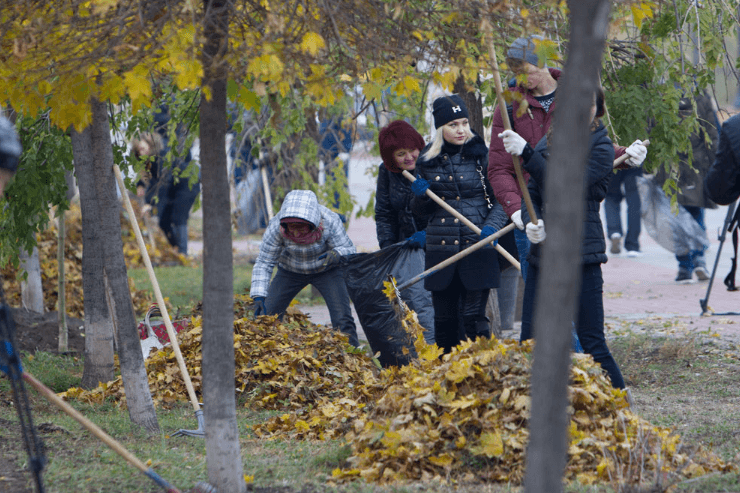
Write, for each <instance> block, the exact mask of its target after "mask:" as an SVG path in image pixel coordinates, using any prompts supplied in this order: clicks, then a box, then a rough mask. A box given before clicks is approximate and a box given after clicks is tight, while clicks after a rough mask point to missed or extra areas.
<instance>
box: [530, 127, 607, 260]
mask: <svg viewBox="0 0 740 493" xmlns="http://www.w3.org/2000/svg"><path fill="white" fill-rule="evenodd" d="M589 149H590V151H589V153H588V166H587V167H586V177H585V186H586V217H585V218H584V223H583V242H582V243H581V255H582V256H583V257H582V263H583V264H605V263H606V261H607V256H606V242H605V241H604V226H603V225H602V224H601V215H600V214H599V208H600V204H601V202H602V201H603V200H604V197H606V191H607V189H608V188H609V180H611V178H612V175H613V171H612V170H613V166H614V145H613V144H612V141H611V139H610V138H609V135H608V134H607V132H606V127H604V125H603V124H599V126H598V127H597V128H596V130H594V131H593V132H591V140H590V142H589ZM548 158H549V151H548V149H547V136H545V137H543V138H542V140H540V141H539V142H538V143H537V147H535V152H534V153H533V154H532V157H530V158H529V160H528V161H527V162H526V163H525V164H524V169H526V170H527V172H528V173H529V176H530V179H529V183H528V184H527V189H528V190H529V195H530V196H531V197H532V205H533V206H534V208H535V212H536V213H537V217H538V218H540V219H544V220H545V225H547V218H546V217H544V215H545V206H544V204H545V202H546V201H545V198H544V196H543V193H542V192H543V190H544V185H545V171H546V169H547V159H548ZM522 221H523V222H524V224H527V223H528V222H530V218H529V212H528V211H527V207H526V205H525V204H524V200H523V199H522ZM545 229H547V226H545ZM545 241H547V240H545ZM528 261H529V264H530V265H533V266H535V267H538V266H539V263H540V244H532V246H531V247H530V249H529V258H528Z"/></svg>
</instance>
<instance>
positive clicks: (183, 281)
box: [128, 263, 324, 315]
mask: <svg viewBox="0 0 740 493" xmlns="http://www.w3.org/2000/svg"><path fill="white" fill-rule="evenodd" d="M253 267H254V266H253V265H252V264H250V263H244V264H236V263H235V264H234V294H242V293H244V292H247V293H249V288H250V287H251V285H252V268H253ZM128 275H129V277H130V278H132V279H133V280H134V283H135V285H136V289H143V290H146V291H149V292H151V293H152V295H153V291H152V284H151V282H150V281H149V273H148V272H147V270H146V269H144V268H138V269H129V271H128ZM154 275H155V276H156V277H157V283H158V284H159V289H160V290H161V291H162V296H164V297H165V298H169V300H170V303H172V306H173V307H175V308H176V309H177V308H180V310H181V314H182V315H187V314H189V313H190V310H191V309H192V307H193V306H194V305H195V304H196V303H198V302H200V301H201V300H202V299H203V267H202V266H200V265H198V266H195V267H184V266H174V267H154ZM296 299H297V300H298V303H299V304H301V305H315V304H321V303H324V299H323V298H321V297H320V296H318V297H316V298H314V297H312V293H311V287H310V286H306V287H305V288H304V289H303V290H302V291H301V292H300V293H298V296H296Z"/></svg>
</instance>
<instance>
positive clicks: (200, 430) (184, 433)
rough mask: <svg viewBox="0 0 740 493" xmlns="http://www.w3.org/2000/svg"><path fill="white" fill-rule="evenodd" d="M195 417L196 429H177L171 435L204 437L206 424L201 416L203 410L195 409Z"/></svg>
mask: <svg viewBox="0 0 740 493" xmlns="http://www.w3.org/2000/svg"><path fill="white" fill-rule="evenodd" d="M195 419H196V420H197V421H198V429H197V430H177V431H176V432H174V433H173V434H172V436H173V437H180V436H183V437H205V436H206V425H205V419H204V418H203V410H202V409H198V410H197V411H195Z"/></svg>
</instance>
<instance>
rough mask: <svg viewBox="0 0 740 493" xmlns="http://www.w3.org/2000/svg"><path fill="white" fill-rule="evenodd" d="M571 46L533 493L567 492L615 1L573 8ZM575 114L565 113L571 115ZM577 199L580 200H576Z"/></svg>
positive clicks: (536, 386)
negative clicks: (589, 174) (593, 178)
mask: <svg viewBox="0 0 740 493" xmlns="http://www.w3.org/2000/svg"><path fill="white" fill-rule="evenodd" d="M568 5H569V7H570V22H571V33H570V44H569V53H568V54H567V62H566V66H565V70H564V71H563V76H562V77H561V78H560V80H559V82H560V83H559V85H558V108H560V110H556V111H558V113H556V115H555V120H554V122H553V125H556V126H555V128H554V135H553V146H552V153H551V155H550V161H549V163H548V169H549V170H550V171H549V172H548V173H547V177H546V181H545V197H546V198H549V200H548V201H547V217H546V218H545V222H546V224H547V231H548V235H547V240H546V241H545V242H544V244H543V254H542V268H541V276H540V288H539V290H538V299H537V306H536V308H535V314H534V332H535V336H536V338H537V344H536V345H535V349H534V362H533V367H532V384H531V398H532V407H531V417H530V422H529V437H530V439H529V445H528V448H527V469H526V474H525V479H524V484H525V491H526V492H527V493H535V492H537V493H539V492H541V491H548V492H554V493H559V492H562V491H563V483H562V481H563V472H564V470H565V465H566V462H567V452H568V413H567V406H568V395H567V390H568V375H569V367H570V331H571V322H572V321H573V320H574V316H575V314H576V303H577V293H578V292H579V286H580V282H581V248H580V245H581V240H580V238H581V237H582V235H583V219H584V204H583V200H584V175H585V173H584V170H585V165H586V162H587V154H588V139H589V137H588V127H589V123H590V122H589V121H588V120H589V113H590V109H591V103H592V101H593V95H594V89H595V88H596V87H597V85H598V84H599V68H600V66H601V57H602V52H603V47H604V40H605V38H606V33H607V28H608V18H609V8H610V3H609V1H608V0H579V1H575V0H571V1H569V2H568ZM566 108H567V111H563V109H566ZM576 198H578V199H577V200H576Z"/></svg>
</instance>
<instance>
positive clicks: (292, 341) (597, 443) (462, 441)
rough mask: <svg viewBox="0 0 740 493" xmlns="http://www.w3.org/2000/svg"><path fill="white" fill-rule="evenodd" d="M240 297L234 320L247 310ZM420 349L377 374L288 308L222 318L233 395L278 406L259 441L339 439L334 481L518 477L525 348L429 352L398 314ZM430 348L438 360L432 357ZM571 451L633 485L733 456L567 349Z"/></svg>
mask: <svg viewBox="0 0 740 493" xmlns="http://www.w3.org/2000/svg"><path fill="white" fill-rule="evenodd" d="M251 306H252V305H251V300H250V299H249V298H248V297H246V296H243V297H239V298H238V299H237V302H236V304H235V313H237V314H238V315H237V316H241V317H244V316H245V315H246V314H248V313H249V311H250V309H251ZM403 324H404V326H405V328H406V329H407V330H409V331H410V332H411V333H412V334H414V335H415V337H416V343H415V345H416V350H417V353H418V354H419V358H418V359H416V360H414V361H413V362H412V363H411V364H409V365H408V366H405V367H402V368H396V367H392V368H387V369H383V370H378V369H377V367H376V365H375V364H374V362H373V360H372V359H371V358H369V357H368V356H366V355H364V354H359V352H358V351H353V350H352V349H351V346H348V344H347V341H346V338H345V337H344V336H343V335H341V334H340V333H339V332H337V331H333V330H329V329H326V328H323V327H319V326H315V325H313V324H311V323H310V322H308V320H307V318H306V317H305V315H302V314H300V313H298V312H293V311H290V312H289V313H288V314H287V315H286V317H285V319H284V321H283V322H280V321H278V320H276V319H275V318H274V317H262V318H260V319H259V321H258V322H255V321H253V320H250V319H248V318H238V319H237V320H236V321H235V323H234V330H235V336H234V347H235V352H236V382H237V391H238V392H239V393H241V395H242V396H243V400H244V401H245V402H246V405H247V406H249V407H259V408H263V409H272V410H280V409H283V410H285V411H286V412H285V413H284V414H282V415H280V416H276V417H274V418H272V419H270V420H268V421H266V422H264V423H262V424H259V425H255V426H254V427H253V430H254V432H255V433H256V435H257V436H258V437H261V438H285V439H342V440H346V441H347V442H348V443H350V444H351V446H352V456H351V457H350V459H349V464H350V466H349V467H348V468H345V469H337V470H335V471H334V473H333V478H334V480H335V481H348V480H352V479H355V478H363V479H365V480H367V481H372V482H381V483H388V482H394V483H395V482H404V481H419V480H421V481H433V480H437V481H446V480H452V481H465V482H467V481H499V482H511V483H513V484H519V483H521V482H522V479H523V475H524V464H525V448H526V444H527V441H528V430H527V423H528V417H529V410H530V409H529V408H530V398H529V378H530V370H531V351H532V345H531V344H524V345H520V344H519V343H518V342H515V341H499V340H489V339H479V340H477V341H475V342H470V341H469V342H464V343H462V344H461V345H460V346H458V347H457V348H455V349H454V350H453V351H452V353H450V354H448V355H444V356H442V351H441V350H440V349H438V348H437V347H436V346H429V345H426V344H425V343H424V340H423V337H422V335H421V328H420V327H419V326H418V324H417V323H416V319H415V317H414V314H413V313H412V312H409V314H408V315H407V317H406V319H405V320H404V321H403ZM201 334H202V331H201V327H200V319H199V318H195V319H194V323H193V325H192V326H191V327H190V328H189V330H186V331H183V332H181V333H180V334H179V335H178V340H179V341H180V346H181V348H182V352H183V355H184V357H185V360H186V361H187V362H188V364H189V371H190V372H191V373H190V374H191V377H192V379H193V383H194V386H195V387H196V391H199V389H200V380H201V378H200V375H201V371H200V361H201V351H200V340H201ZM440 356H442V357H440ZM147 369H148V374H149V384H150V387H151V389H152V393H153V395H154V397H155V401H157V402H158V403H163V404H166V403H168V402H172V401H174V400H185V399H186V396H187V394H186V390H185V386H184V384H183V382H182V379H181V377H180V375H179V371H178V370H177V366H176V362H175V358H174V355H173V353H172V350H171V349H170V348H165V349H164V350H161V351H159V352H158V353H157V354H156V355H155V356H153V357H151V358H150V359H149V360H148V361H147ZM569 393H570V402H571V407H570V409H569V411H570V415H571V422H570V448H569V462H568V466H567V470H566V476H567V478H568V479H569V480H578V481H579V482H580V483H582V484H591V483H595V482H603V481H609V480H618V481H619V482H620V483H623V484H627V483H639V482H640V481H641V480H650V479H652V478H655V477H656V475H661V477H663V478H669V477H670V478H672V477H678V478H686V477H694V476H699V475H702V474H706V473H708V472H711V471H729V470H732V469H734V466H733V465H729V464H726V463H724V462H722V461H721V460H720V459H719V458H717V457H716V456H714V455H713V454H711V453H710V452H708V451H706V450H704V449H702V448H694V449H691V450H689V449H687V447H684V446H683V445H682V444H681V439H680V437H679V436H678V435H675V434H673V433H672V431H671V430H670V429H668V428H661V427H656V426H653V425H651V424H650V423H648V422H647V421H645V420H643V419H641V418H639V417H638V416H636V415H635V414H633V413H631V412H630V411H629V409H628V405H627V402H626V400H625V393H624V391H620V390H616V389H614V388H613V387H612V386H611V384H610V383H609V381H608V378H607V377H606V376H605V374H604V373H603V371H602V370H601V368H600V367H599V366H597V365H596V364H595V363H594V362H593V360H592V359H591V357H590V356H587V355H573V361H572V368H571V381H570V388H569ZM62 395H63V396H64V397H67V398H77V399H80V400H83V401H87V402H102V400H103V399H105V398H106V397H112V398H114V399H116V400H118V401H119V402H122V401H123V399H124V395H123V386H122V384H121V381H120V379H119V380H116V381H115V382H112V383H109V384H106V385H101V386H99V387H98V388H97V389H95V390H93V391H91V392H83V391H81V390H79V389H70V390H69V391H68V392H67V393H65V394H62Z"/></svg>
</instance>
